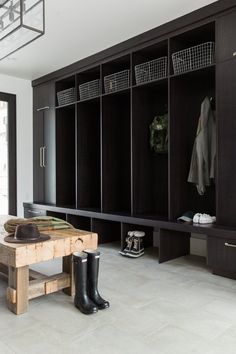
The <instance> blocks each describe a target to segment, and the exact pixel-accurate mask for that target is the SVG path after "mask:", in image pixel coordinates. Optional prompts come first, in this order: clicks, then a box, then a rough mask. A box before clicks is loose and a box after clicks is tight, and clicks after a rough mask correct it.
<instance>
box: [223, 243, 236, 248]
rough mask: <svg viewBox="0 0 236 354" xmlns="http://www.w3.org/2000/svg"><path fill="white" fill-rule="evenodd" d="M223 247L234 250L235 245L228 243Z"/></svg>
mask: <svg viewBox="0 0 236 354" xmlns="http://www.w3.org/2000/svg"><path fill="white" fill-rule="evenodd" d="M225 246H226V247H232V248H236V245H233V244H232V243H228V242H225Z"/></svg>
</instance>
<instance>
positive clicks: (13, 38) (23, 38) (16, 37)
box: [0, 0, 45, 60]
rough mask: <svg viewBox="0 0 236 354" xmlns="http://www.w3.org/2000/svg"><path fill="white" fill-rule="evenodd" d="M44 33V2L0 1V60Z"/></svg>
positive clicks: (23, 0) (35, 0)
mask: <svg viewBox="0 0 236 354" xmlns="http://www.w3.org/2000/svg"><path fill="white" fill-rule="evenodd" d="M44 31H45V15H44V0H0V60H1V59H4V58H6V57H7V56H8V55H10V54H12V53H14V52H15V51H17V50H18V49H20V48H23V47H24V46H25V45H27V44H29V43H31V42H32V41H34V40H35V39H37V38H39V37H40V36H42V35H43V34H44Z"/></svg>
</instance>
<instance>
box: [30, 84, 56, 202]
mask: <svg viewBox="0 0 236 354" xmlns="http://www.w3.org/2000/svg"><path fill="white" fill-rule="evenodd" d="M54 103H55V93H54V83H53V82H50V83H47V84H43V85H40V86H38V87H35V88H34V91H33V157H34V161H33V175H34V182H33V193H34V194H33V195H34V201H38V202H45V203H55V200H56V199H55V111H54Z"/></svg>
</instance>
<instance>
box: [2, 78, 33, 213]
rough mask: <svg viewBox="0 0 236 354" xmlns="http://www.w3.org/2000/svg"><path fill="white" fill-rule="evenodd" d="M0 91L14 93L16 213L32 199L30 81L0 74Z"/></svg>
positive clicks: (20, 211) (21, 211)
mask: <svg viewBox="0 0 236 354" xmlns="http://www.w3.org/2000/svg"><path fill="white" fill-rule="evenodd" d="M0 92H5V93H12V94H15V95H16V124H17V214H18V215H19V216H23V205H22V203H23V202H27V201H29V202H32V200H33V165H32V163H33V155H32V154H33V144H32V141H33V137H32V135H33V126H32V87H31V81H29V80H23V79H18V78H15V77H12V76H7V75H2V74H0Z"/></svg>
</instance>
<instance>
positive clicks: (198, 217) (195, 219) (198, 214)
mask: <svg viewBox="0 0 236 354" xmlns="http://www.w3.org/2000/svg"><path fill="white" fill-rule="evenodd" d="M201 216H202V214H200V213H197V214H195V215H194V217H193V223H194V224H198V223H199V219H200V217H201Z"/></svg>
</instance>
